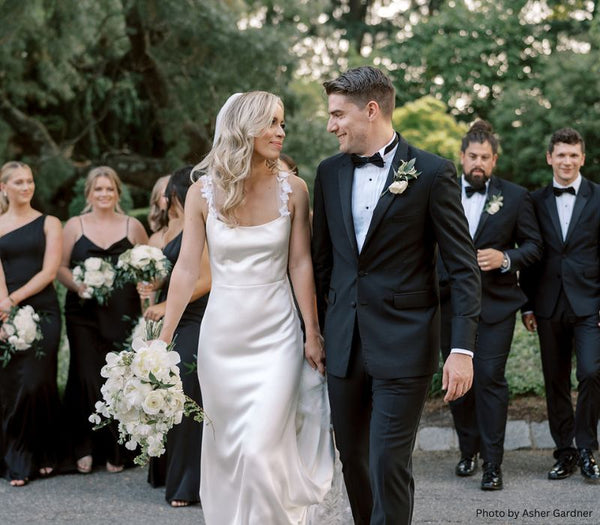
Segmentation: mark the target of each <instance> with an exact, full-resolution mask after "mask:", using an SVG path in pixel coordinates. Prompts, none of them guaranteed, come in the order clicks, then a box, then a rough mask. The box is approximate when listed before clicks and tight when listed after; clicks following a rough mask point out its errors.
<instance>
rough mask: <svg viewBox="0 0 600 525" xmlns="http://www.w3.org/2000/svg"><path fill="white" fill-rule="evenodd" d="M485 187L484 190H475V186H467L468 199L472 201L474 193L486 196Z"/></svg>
mask: <svg viewBox="0 0 600 525" xmlns="http://www.w3.org/2000/svg"><path fill="white" fill-rule="evenodd" d="M485 190H486V188H485V186H484V187H483V188H473V186H465V193H466V194H467V199H470V198H471V197H472V196H473V194H474V193H481V194H482V195H485Z"/></svg>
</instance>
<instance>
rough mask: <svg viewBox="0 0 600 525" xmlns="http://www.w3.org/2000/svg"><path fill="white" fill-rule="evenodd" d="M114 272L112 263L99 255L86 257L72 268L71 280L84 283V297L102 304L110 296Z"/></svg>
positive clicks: (77, 283) (78, 283) (113, 282)
mask: <svg viewBox="0 0 600 525" xmlns="http://www.w3.org/2000/svg"><path fill="white" fill-rule="evenodd" d="M115 277H116V272H115V269H114V267H113V265H112V264H111V263H110V262H109V261H107V260H105V259H101V258H100V257H88V258H87V259H86V260H85V261H83V262H82V263H79V264H77V265H76V266H75V268H73V282H74V283H75V284H76V285H77V286H80V285H82V284H83V285H85V292H83V294H82V297H83V298H84V299H92V298H94V299H96V301H98V304H104V303H106V301H107V300H108V297H109V296H110V294H111V292H112V290H113V285H114V284H115Z"/></svg>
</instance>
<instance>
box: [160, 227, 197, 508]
mask: <svg viewBox="0 0 600 525" xmlns="http://www.w3.org/2000/svg"><path fill="white" fill-rule="evenodd" d="M182 237H183V234H182V233H180V234H179V235H178V236H177V237H175V238H174V239H173V240H172V241H170V242H169V243H167V245H166V246H165V247H164V248H163V253H164V254H165V255H166V256H167V258H168V259H169V261H171V263H172V265H173V266H175V263H176V262H177V257H178V256H179V251H180V250H181V240H182ZM168 289H169V282H168V279H167V281H166V282H165V283H164V285H163V287H162V290H161V294H160V297H159V300H160V301H164V300H165V299H166V296H167V290H168ZM207 301H208V294H206V295H204V296H203V297H200V298H199V299H196V300H195V301H193V302H191V303H190V304H188V305H187V307H186V309H185V311H184V312H183V315H182V316H181V320H180V321H179V324H178V325H177V329H176V330H175V335H174V341H175V350H176V351H177V352H178V353H179V355H180V356H181V362H180V363H179V370H180V372H181V381H182V383H183V391H184V392H185V393H186V394H187V395H188V396H190V397H191V398H192V399H193V400H194V401H196V403H198V404H199V405H200V406H202V395H201V393H200V384H199V382H198V374H197V373H196V369H195V366H193V367H192V369H190V367H189V366H186V365H195V363H196V351H197V350H198V337H199V334H200V323H201V322H202V316H203V315H204V310H205V309H206V303H207ZM201 443H202V424H201V423H197V422H195V421H194V420H193V419H191V418H187V417H184V418H183V420H182V422H181V423H180V424H179V425H175V426H174V427H173V428H172V429H171V430H170V431H169V433H168V434H167V446H166V452H165V454H163V455H162V456H161V457H160V458H152V460H151V461H150V469H149V471H148V482H149V483H150V484H151V485H152V486H153V487H160V486H162V485H165V498H166V500H167V501H168V502H171V501H173V500H179V501H189V502H190V503H194V502H198V501H200V449H201V447H200V445H201Z"/></svg>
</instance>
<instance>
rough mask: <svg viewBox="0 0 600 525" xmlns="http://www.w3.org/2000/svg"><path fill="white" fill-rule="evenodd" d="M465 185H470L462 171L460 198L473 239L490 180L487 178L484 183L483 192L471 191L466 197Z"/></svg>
mask: <svg viewBox="0 0 600 525" xmlns="http://www.w3.org/2000/svg"><path fill="white" fill-rule="evenodd" d="M467 186H471V185H470V184H469V183H468V182H467V181H466V179H465V174H464V173H463V175H462V177H461V187H462V190H461V200H462V205H463V209H464V210H465V216H466V217H467V222H468V223H469V233H470V234H471V239H473V238H474V237H475V232H476V231H477V226H479V219H481V214H482V213H483V207H484V206H485V201H486V199H487V192H488V190H489V186H490V181H489V179H488V180H487V182H486V183H485V193H473V195H471V196H470V197H467V192H466V190H465V188H466V187H467Z"/></svg>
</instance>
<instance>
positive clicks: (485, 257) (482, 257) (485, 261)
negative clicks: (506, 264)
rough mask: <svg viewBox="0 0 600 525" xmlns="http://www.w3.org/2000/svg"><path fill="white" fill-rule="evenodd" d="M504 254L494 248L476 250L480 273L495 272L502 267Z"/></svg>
mask: <svg viewBox="0 0 600 525" xmlns="http://www.w3.org/2000/svg"><path fill="white" fill-rule="evenodd" d="M503 260H504V253H503V252H501V251H500V250H495V249H494V248H486V249H485V250H477V264H478V265H479V268H480V269H481V271H482V272H489V271H490V270H497V269H498V268H500V267H501V266H502V261H503Z"/></svg>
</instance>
